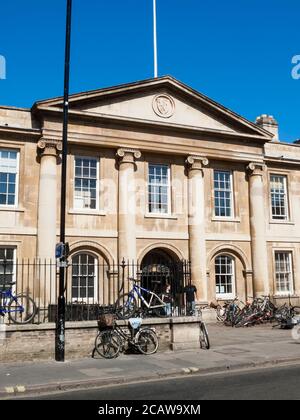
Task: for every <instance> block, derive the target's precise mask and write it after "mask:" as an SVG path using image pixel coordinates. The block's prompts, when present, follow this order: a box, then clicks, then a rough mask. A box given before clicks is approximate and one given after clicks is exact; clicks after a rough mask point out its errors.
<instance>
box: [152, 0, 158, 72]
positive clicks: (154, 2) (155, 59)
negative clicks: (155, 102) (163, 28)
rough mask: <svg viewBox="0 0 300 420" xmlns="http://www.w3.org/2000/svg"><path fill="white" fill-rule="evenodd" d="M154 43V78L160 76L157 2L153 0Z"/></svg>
mask: <svg viewBox="0 0 300 420" xmlns="http://www.w3.org/2000/svg"><path fill="white" fill-rule="evenodd" d="M153 41H154V77H155V78H156V77H157V76H158V70H157V27H156V0H153Z"/></svg>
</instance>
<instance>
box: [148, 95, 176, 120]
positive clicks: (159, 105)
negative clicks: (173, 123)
mask: <svg viewBox="0 0 300 420" xmlns="http://www.w3.org/2000/svg"><path fill="white" fill-rule="evenodd" d="M153 110H154V112H155V113H156V114H157V115H158V116H159V117H162V118H170V117H172V115H173V114H174V111H175V103H174V101H173V99H172V98H171V97H170V96H168V95H157V96H155V98H154V99H153Z"/></svg>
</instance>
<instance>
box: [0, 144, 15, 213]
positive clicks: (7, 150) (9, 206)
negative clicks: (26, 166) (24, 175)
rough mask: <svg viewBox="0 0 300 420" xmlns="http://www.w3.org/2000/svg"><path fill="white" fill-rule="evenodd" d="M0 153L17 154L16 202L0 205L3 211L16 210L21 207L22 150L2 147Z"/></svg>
mask: <svg viewBox="0 0 300 420" xmlns="http://www.w3.org/2000/svg"><path fill="white" fill-rule="evenodd" d="M0 151H5V152H15V153H16V154H17V158H16V189H15V202H14V204H0V208H1V209H16V208H18V206H19V181H20V150H19V149H9V148H5V147H0ZM0 173H1V167H0Z"/></svg>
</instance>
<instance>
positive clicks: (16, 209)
mask: <svg viewBox="0 0 300 420" xmlns="http://www.w3.org/2000/svg"><path fill="white" fill-rule="evenodd" d="M1 211H5V212H15V213H24V212H25V209H23V208H21V207H8V206H7V207H5V206H0V212H1Z"/></svg>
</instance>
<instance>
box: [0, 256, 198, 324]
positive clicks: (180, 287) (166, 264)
mask: <svg viewBox="0 0 300 420" xmlns="http://www.w3.org/2000/svg"><path fill="white" fill-rule="evenodd" d="M58 274H59V268H58V266H57V263H56V262H52V261H50V260H40V259H36V260H33V261H32V260H28V259H23V260H21V261H20V260H18V261H12V260H7V261H6V260H0V291H1V290H5V289H7V288H12V291H13V294H14V295H18V294H28V295H30V297H31V298H32V299H33V300H34V302H35V304H36V306H37V309H38V310H37V314H36V316H35V317H34V320H33V322H34V323H46V322H54V321H55V319H56V312H57V295H58V279H59V277H58ZM190 278H191V276H190V263H189V262H188V261H176V262H174V261H166V260H162V261H159V260H158V259H157V258H156V259H154V260H153V261H151V260H149V259H147V261H145V262H144V263H143V264H142V265H141V264H139V263H137V262H132V261H131V262H130V261H125V260H122V261H120V262H111V263H108V262H107V261H106V260H104V259H102V260H100V259H99V258H97V257H95V256H94V255H92V254H89V253H85V254H79V255H77V256H75V257H73V258H72V259H70V263H69V264H68V268H67V269H66V282H65V296H66V321H87V320H97V319H98V318H99V315H100V314H102V313H103V312H109V311H113V310H114V309H115V307H116V303H117V302H118V301H119V299H120V297H121V296H123V295H124V294H126V293H128V292H129V291H130V290H131V289H132V287H133V283H134V282H133V281H132V279H135V280H136V281H137V284H138V285H139V286H141V287H142V288H143V289H147V290H150V291H152V292H154V293H155V294H157V295H158V296H159V297H162V296H163V300H164V302H167V303H168V315H170V316H182V315H188V313H187V310H186V298H185V287H186V286H187V285H188V284H190ZM11 283H14V284H13V285H11ZM140 294H141V295H142V296H143V297H144V298H145V299H146V300H147V299H148V297H149V295H148V296H147V293H146V292H145V291H141V292H140ZM135 296H136V299H137V310H138V311H140V312H143V316H146V317H148V316H149V317H150V316H155V315H157V313H156V314H155V313H154V312H152V311H149V310H148V311H147V310H146V307H145V305H144V304H143V303H142V300H141V298H140V297H139V296H138V294H137V293H135ZM1 304H3V302H0V306H1ZM161 315H165V314H164V313H162V314H161ZM5 321H6V318H5ZM7 322H9V321H8V319H7Z"/></svg>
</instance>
